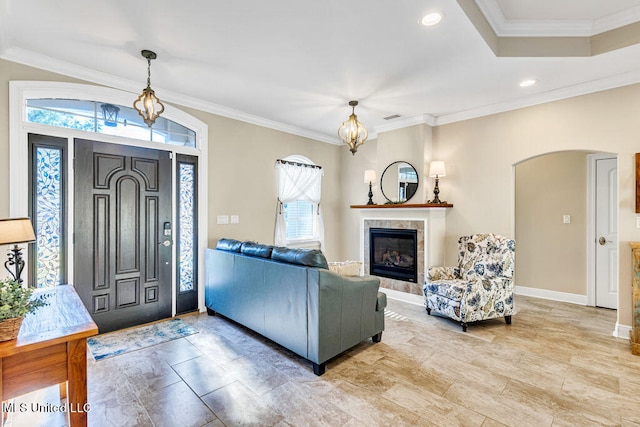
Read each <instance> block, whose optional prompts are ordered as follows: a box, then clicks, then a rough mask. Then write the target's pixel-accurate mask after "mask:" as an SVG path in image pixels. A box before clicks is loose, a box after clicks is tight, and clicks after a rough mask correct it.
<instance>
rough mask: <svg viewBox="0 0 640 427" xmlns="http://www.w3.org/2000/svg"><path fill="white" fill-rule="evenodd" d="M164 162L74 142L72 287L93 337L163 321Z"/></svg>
mask: <svg viewBox="0 0 640 427" xmlns="http://www.w3.org/2000/svg"><path fill="white" fill-rule="evenodd" d="M171 185H172V179H171V160H170V158H169V153H168V152H166V151H160V150H151V149H145V148H136V147H127V146H122V145H116V144H108V143H102V142H95V141H87V140H81V139H76V140H75V186H74V187H75V188H74V193H75V203H74V228H75V236H74V238H75V239H74V241H75V245H74V286H75V288H76V290H77V291H78V294H79V295H80V298H81V299H82V301H83V303H84V304H85V306H86V307H87V310H88V311H89V313H90V314H91V316H92V317H93V319H94V321H95V322H96V324H97V325H98V328H99V330H100V332H101V333H103V332H108V331H112V330H116V329H121V328H126V327H129V326H133V325H139V324H142V323H147V322H152V321H154V320H159V319H163V318H166V317H170V316H171V295H172V292H171V275H172V264H173V263H172V262H171V252H172V247H171V246H172V239H173V236H172V230H173V225H172V224H171Z"/></svg>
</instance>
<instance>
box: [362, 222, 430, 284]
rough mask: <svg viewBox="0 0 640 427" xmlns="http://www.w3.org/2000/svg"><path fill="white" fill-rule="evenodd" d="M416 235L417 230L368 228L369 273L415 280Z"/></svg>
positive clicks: (416, 278) (416, 273) (416, 277)
mask: <svg viewBox="0 0 640 427" xmlns="http://www.w3.org/2000/svg"><path fill="white" fill-rule="evenodd" d="M417 236H418V232H417V230H406V229H396V228H370V229H369V273H370V274H372V275H374V276H382V277H388V278H390V279H396V280H404V281H406V282H414V283H415V282H417V280H418V268H417V267H418V262H417V261H418V257H417V247H418V245H417Z"/></svg>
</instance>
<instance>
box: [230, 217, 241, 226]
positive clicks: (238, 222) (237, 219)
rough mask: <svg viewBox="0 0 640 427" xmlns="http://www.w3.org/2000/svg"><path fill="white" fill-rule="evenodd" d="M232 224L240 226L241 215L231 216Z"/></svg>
mask: <svg viewBox="0 0 640 427" xmlns="http://www.w3.org/2000/svg"><path fill="white" fill-rule="evenodd" d="M231 224H240V215H231Z"/></svg>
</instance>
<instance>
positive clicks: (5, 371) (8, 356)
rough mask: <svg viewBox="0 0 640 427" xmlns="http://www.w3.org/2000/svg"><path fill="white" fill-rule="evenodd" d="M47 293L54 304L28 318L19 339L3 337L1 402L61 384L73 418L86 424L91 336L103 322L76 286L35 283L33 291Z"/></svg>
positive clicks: (0, 349) (73, 423)
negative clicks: (93, 316)
mask: <svg viewBox="0 0 640 427" xmlns="http://www.w3.org/2000/svg"><path fill="white" fill-rule="evenodd" d="M42 293H45V294H49V297H48V299H47V301H48V302H49V305H47V306H45V307H40V308H38V309H37V310H36V311H35V312H34V313H31V314H29V315H27V316H26V317H25V318H24V321H23V322H22V327H21V328H20V334H19V335H18V338H17V339H15V340H12V341H5V342H2V343H0V370H1V372H2V375H0V402H4V401H5V400H8V399H12V398H14V397H17V396H20V395H22V394H25V393H29V392H32V391H35V390H38V389H41V388H43V387H49V386H52V385H55V384H61V387H60V390H61V392H62V393H63V394H66V397H67V404H66V405H65V406H64V409H66V412H67V414H68V421H69V424H70V425H71V426H72V427H76V426H86V425H87V413H88V411H89V410H90V406H89V405H88V404H87V337H90V336H92V335H96V334H97V333H98V327H97V326H96V324H95V323H94V322H93V320H92V319H91V316H90V315H89V313H88V312H87V310H86V309H85V307H84V305H83V304H82V301H81V300H80V297H78V294H77V293H76V291H75V289H73V286H70V285H60V286H56V287H53V288H43V289H36V290H35V291H34V296H36V295H39V294H42ZM64 384H66V390H65V387H64ZM65 391H66V393H64V392H65Z"/></svg>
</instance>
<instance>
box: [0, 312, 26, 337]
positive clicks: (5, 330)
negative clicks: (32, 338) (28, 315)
mask: <svg viewBox="0 0 640 427" xmlns="http://www.w3.org/2000/svg"><path fill="white" fill-rule="evenodd" d="M22 319H24V317H13V318H11V319H4V320H2V321H0V341H10V340H15V339H16V338H17V337H18V333H19V332H20V326H21V325H22Z"/></svg>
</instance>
